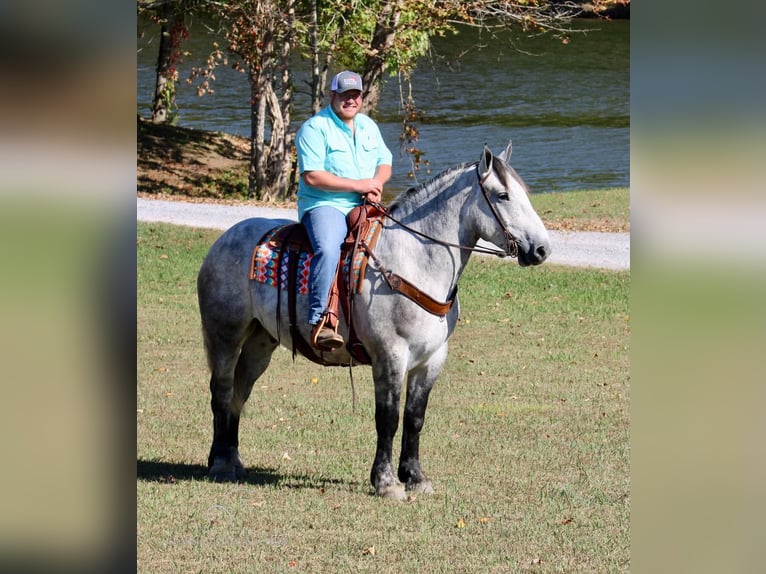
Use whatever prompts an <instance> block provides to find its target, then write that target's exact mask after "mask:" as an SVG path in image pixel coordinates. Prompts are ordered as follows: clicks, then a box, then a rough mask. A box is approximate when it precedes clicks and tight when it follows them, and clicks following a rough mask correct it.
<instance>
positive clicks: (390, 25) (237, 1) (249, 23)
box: [139, 0, 627, 200]
mask: <svg viewBox="0 0 766 574" xmlns="http://www.w3.org/2000/svg"><path fill="white" fill-rule="evenodd" d="M626 1H627V0H595V1H594V2H593V3H592V4H593V5H594V6H597V7H598V8H599V9H604V8H607V7H609V6H610V5H613V4H617V3H624V2H626ZM197 2H198V3H202V4H205V5H206V6H207V8H208V9H209V10H212V11H213V12H214V13H215V14H216V15H217V16H219V17H220V19H221V22H222V25H223V27H224V30H225V32H224V35H225V38H226V41H227V45H228V46H227V47H228V50H229V51H230V52H231V53H233V54H235V55H237V56H238V57H239V58H240V59H241V60H242V62H243V63H244V65H245V67H246V69H247V73H248V80H249V82H250V92H251V98H250V115H251V126H252V127H251V150H252V151H251V165H250V176H249V196H250V197H252V198H258V199H262V200H277V199H287V198H289V196H290V195H291V194H292V193H293V192H294V190H295V182H294V177H293V178H291V175H293V176H294V174H295V170H294V168H295V167H296V166H295V153H294V151H293V141H294V137H295V132H294V130H293V128H292V126H291V114H292V104H293V91H294V86H293V80H292V78H293V70H292V69H291V65H290V55H291V54H292V53H293V51H294V50H299V51H300V54H301V55H302V56H304V57H305V58H306V59H307V60H308V61H309V62H310V67H311V70H310V80H309V89H310V91H311V111H312V113H316V112H317V111H318V110H319V108H320V107H321V105H322V102H323V100H324V96H325V86H326V84H327V74H328V71H329V69H330V68H331V67H334V68H335V69H337V70H340V69H344V68H347V69H354V70H357V71H360V73H361V75H362V78H363V81H364V92H365V93H364V111H366V112H368V113H370V112H371V111H373V110H374V109H375V108H376V107H377V104H378V102H379V100H380V88H381V82H382V80H383V78H384V76H385V75H386V74H389V75H395V76H397V77H398V79H399V82H400V94H401V109H402V118H403V120H402V143H403V145H404V146H405V151H406V152H407V153H410V154H411V156H412V158H413V168H414V169H417V167H418V166H419V163H420V158H421V156H422V151H421V150H419V149H417V147H416V144H417V139H418V130H417V120H418V117H419V113H418V110H417V107H416V105H415V102H414V101H413V99H412V96H411V93H412V91H411V86H410V82H411V74H412V71H413V70H414V69H415V67H416V65H417V61H418V59H419V58H421V57H423V56H424V55H426V54H427V53H428V51H429V50H430V48H431V38H433V37H434V36H436V35H439V36H442V35H445V34H447V33H453V32H455V30H456V26H457V25H459V24H463V25H470V26H478V27H481V28H483V29H492V28H498V27H509V26H513V27H516V28H518V29H519V30H520V31H521V33H532V32H534V33H545V32H552V33H553V34H554V35H558V36H560V37H566V36H567V35H568V34H570V33H572V30H571V29H570V28H569V27H568V26H567V24H568V23H569V22H570V21H571V19H572V18H573V17H574V16H576V15H578V14H579V13H581V11H582V4H581V3H580V2H572V1H569V0H515V1H510V2H509V1H491V0H469V1H458V0H430V1H429V0H364V1H363V0H343V1H341V0H220V1H214V0H207V1H206V0H177V1H175V2H174V1H172V0H140V1H139V6H140V5H141V4H142V3H144V4H150V5H152V6H153V7H154V8H155V9H156V8H157V7H158V6H166V5H168V4H170V5H174V6H175V7H176V8H178V7H185V8H189V7H190V6H192V5H193V4H194V5H196V3H197ZM167 21H168V22H170V19H169V18H167ZM170 37H171V38H172V34H170ZM160 59H161V60H163V57H161V58H160ZM163 61H164V60H163ZM208 62H209V64H208V68H210V67H211V66H212V67H214V66H215V61H214V60H210V59H209V60H208ZM210 62H212V64H211V63H210ZM160 67H161V66H160V63H158V78H159V76H160V75H161V73H160ZM162 75H163V77H165V78H166V80H167V74H166V73H164V72H163V73H162ZM158 85H159V79H158ZM167 85H168V83H167V81H166V83H165V86H167ZM203 91H204V90H203Z"/></svg>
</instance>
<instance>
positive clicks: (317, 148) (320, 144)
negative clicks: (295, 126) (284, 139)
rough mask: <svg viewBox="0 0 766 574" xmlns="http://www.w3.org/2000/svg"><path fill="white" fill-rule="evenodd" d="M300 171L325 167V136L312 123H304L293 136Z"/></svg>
mask: <svg viewBox="0 0 766 574" xmlns="http://www.w3.org/2000/svg"><path fill="white" fill-rule="evenodd" d="M295 148H296V150H297V152H298V168H299V170H300V173H301V174H302V173H303V172H306V171H318V170H324V169H325V158H326V155H327V150H326V148H325V138H324V136H323V135H322V132H321V131H320V130H319V129H318V128H317V127H316V126H315V125H314V124H313V123H304V124H303V126H301V129H300V130H298V135H297V136H296V138H295Z"/></svg>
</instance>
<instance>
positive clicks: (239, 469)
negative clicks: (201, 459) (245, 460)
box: [208, 458, 247, 482]
mask: <svg viewBox="0 0 766 574" xmlns="http://www.w3.org/2000/svg"><path fill="white" fill-rule="evenodd" d="M246 475H247V471H246V470H245V468H244V467H243V466H242V464H241V463H239V464H238V463H232V462H230V461H228V460H227V459H224V458H216V459H215V460H214V461H213V465H212V466H211V467H210V471H209V472H208V477H209V478H210V480H212V481H213V482H237V481H238V480H242V479H243V478H245V476H246Z"/></svg>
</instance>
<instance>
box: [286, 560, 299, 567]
mask: <svg viewBox="0 0 766 574" xmlns="http://www.w3.org/2000/svg"><path fill="white" fill-rule="evenodd" d="M287 565H288V566H289V567H290V568H295V567H296V566H297V565H298V561H297V560H290V562H288V563H287Z"/></svg>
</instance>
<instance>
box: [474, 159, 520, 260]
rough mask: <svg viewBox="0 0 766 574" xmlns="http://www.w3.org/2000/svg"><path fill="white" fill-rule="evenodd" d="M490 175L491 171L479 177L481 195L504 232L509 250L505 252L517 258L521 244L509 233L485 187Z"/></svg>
mask: <svg viewBox="0 0 766 574" xmlns="http://www.w3.org/2000/svg"><path fill="white" fill-rule="evenodd" d="M490 173H491V171H487V173H486V174H485V175H484V177H479V187H480V188H481V193H482V195H483V196H484V199H486V200H487V205H489V210H490V211H491V212H492V215H494V216H495V220H496V221H497V223H498V225H499V226H500V229H502V230H503V235H505V243H506V245H507V247H508V249H506V250H505V252H506V253H507V254H508V255H510V256H511V257H517V256H518V254H519V244H518V243H517V242H516V238H515V237H514V236H513V235H511V232H510V231H508V227H507V226H506V225H505V223H503V220H502V219H501V218H500V214H499V213H498V212H497V208H496V207H495V206H494V205H493V204H492V202H491V201H490V200H489V194H488V193H487V189H486V188H485V187H484V182H485V181H487V178H488V177H489V174H490ZM476 175H479V166H478V165H477V166H476Z"/></svg>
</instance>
